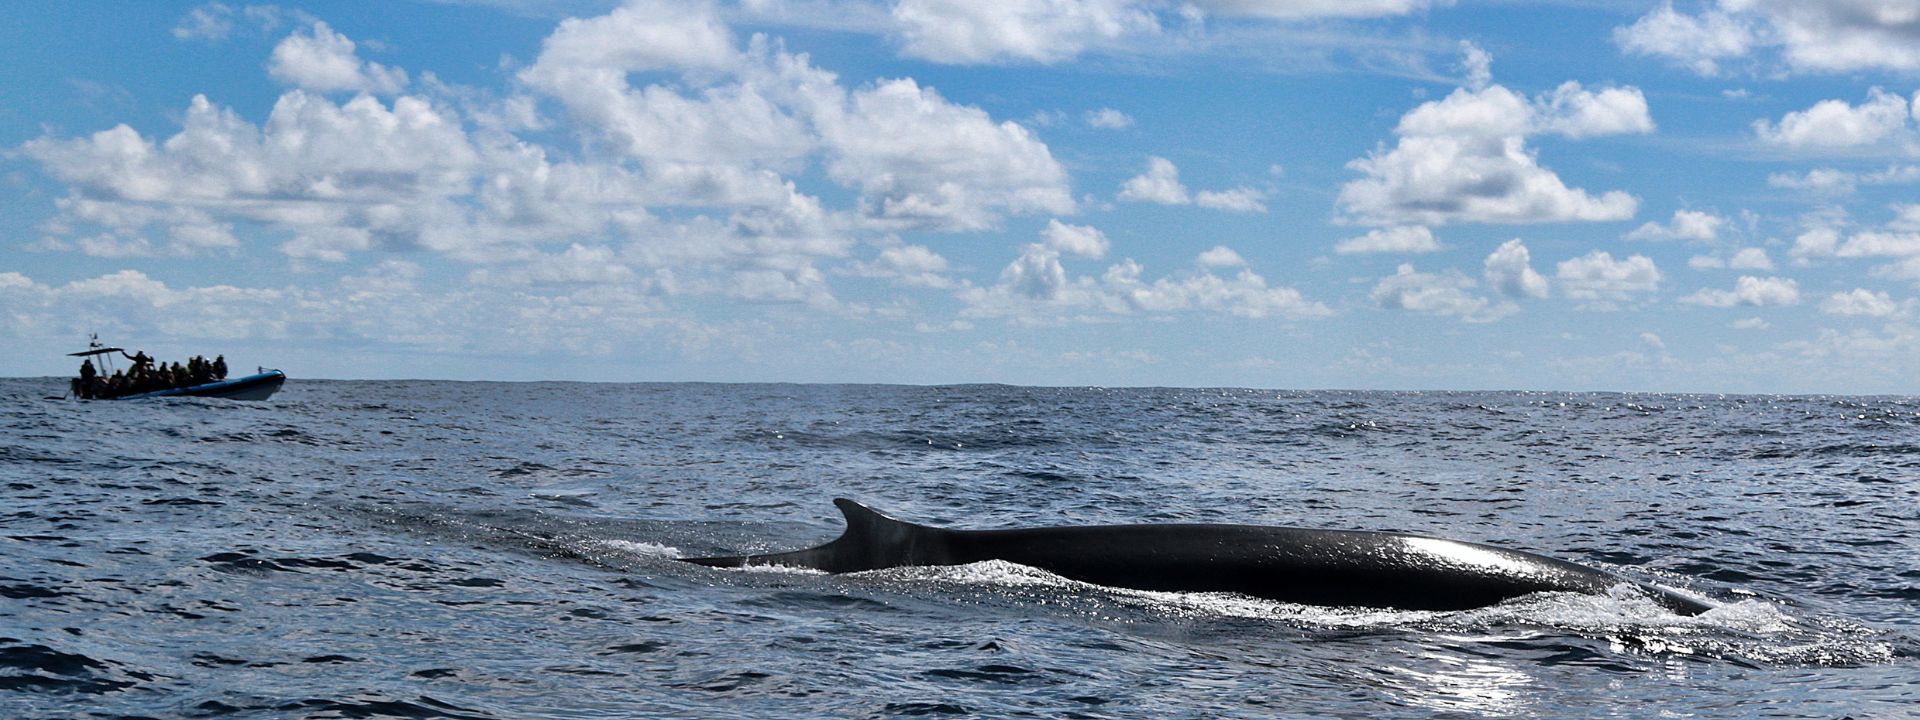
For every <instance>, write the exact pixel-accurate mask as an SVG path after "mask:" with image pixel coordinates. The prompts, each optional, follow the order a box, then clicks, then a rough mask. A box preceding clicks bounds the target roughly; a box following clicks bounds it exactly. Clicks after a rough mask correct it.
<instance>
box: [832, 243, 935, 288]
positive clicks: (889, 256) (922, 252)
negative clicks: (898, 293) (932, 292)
mask: <svg viewBox="0 0 1920 720" xmlns="http://www.w3.org/2000/svg"><path fill="white" fill-rule="evenodd" d="M951 270H952V267H951V266H950V265H949V264H948V262H947V259H946V258H945V257H942V256H941V255H940V254H939V253H936V252H934V251H933V249H932V248H928V247H926V246H924V245H906V244H900V243H898V242H895V243H893V244H889V245H887V246H885V247H883V248H881V250H880V255H879V256H878V257H876V258H874V259H873V260H872V261H860V262H854V263H852V264H851V265H850V266H849V268H848V272H849V274H852V275H855V276H858V277H871V278H888V279H892V280H893V281H894V282H897V283H899V284H901V285H907V286H915V287H930V288H954V287H958V286H959V283H958V282H957V281H955V280H954V279H953V278H952V277H950V276H949V275H948V273H949V272H950V271H951Z"/></svg>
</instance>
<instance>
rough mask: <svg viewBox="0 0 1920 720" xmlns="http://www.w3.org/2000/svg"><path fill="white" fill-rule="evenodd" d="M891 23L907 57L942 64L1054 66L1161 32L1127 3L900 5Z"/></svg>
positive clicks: (938, 1)
mask: <svg viewBox="0 0 1920 720" xmlns="http://www.w3.org/2000/svg"><path fill="white" fill-rule="evenodd" d="M893 18H894V20H895V21H896V22H897V23H898V32H899V35H900V39H901V52H902V53H904V54H906V55H909V56H912V57H918V58H923V59H927V60H933V61H935V62H943V63H966V64H973V63H1002V62H1038V63H1052V62H1058V61H1061V60H1065V59H1068V58H1072V57H1074V56H1076V55H1079V54H1080V53H1082V52H1084V51H1086V50H1087V49H1089V48H1094V47H1102V46H1107V45H1110V44H1113V43H1116V42H1118V41H1119V40H1120V39H1121V38H1123V37H1127V36H1143V35H1153V34H1156V33H1158V32H1159V30H1160V22H1159V18H1158V17H1157V16H1156V15H1155V14H1154V13H1153V11H1152V10H1149V9H1147V8H1145V7H1141V6H1140V5H1139V4H1138V3H1135V2H1130V1H1129V0H1014V1H1012V2H970V1H968V0H900V2H899V3H898V4H896V5H894V7H893Z"/></svg>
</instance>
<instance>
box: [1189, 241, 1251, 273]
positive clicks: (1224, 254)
mask: <svg viewBox="0 0 1920 720" xmlns="http://www.w3.org/2000/svg"><path fill="white" fill-rule="evenodd" d="M1195 261H1196V262H1198V263H1200V266H1201V267H1210V268H1222V267H1239V266H1242V265H1245V264H1247V261H1246V259H1245V258H1242V257H1240V253H1237V252H1234V251H1233V248H1230V247H1227V246H1225V245H1215V246H1213V248H1212V249H1210V250H1208V251H1206V252H1203V253H1200V257H1199V258H1197V259H1196V260H1195Z"/></svg>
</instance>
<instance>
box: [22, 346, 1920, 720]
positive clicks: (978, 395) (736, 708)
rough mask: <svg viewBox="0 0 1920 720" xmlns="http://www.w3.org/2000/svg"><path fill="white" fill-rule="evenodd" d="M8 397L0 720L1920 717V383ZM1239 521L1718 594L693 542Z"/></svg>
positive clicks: (293, 390) (428, 386)
mask: <svg viewBox="0 0 1920 720" xmlns="http://www.w3.org/2000/svg"><path fill="white" fill-rule="evenodd" d="M63 390H64V382H63V381H62V380H59V379H51V378H36V379H7V380H0V428H4V432H0V484H4V487H5V490H4V498H5V503H4V504H3V505H0V717H7V718H76V717H99V718H127V717H141V718H145V717H151V718H180V717H234V718H306V717H315V718H371V717H404V718H626V717H689V718H700V717H754V718H814V717H827V718H842V717H850V718H865V717H906V716H952V717H988V718H1014V717H1028V718H1139V717H1155V718H1370V719H1380V718H1436V717H1439V718H1508V717H1521V718H1534V717H1555V718H1589V717H1591V718H1652V717H1674V718H1752V717H1771V718H1825V719H1833V718H1843V717H1847V718H1856V719H1865V718H1910V717H1920V621H1916V618H1917V617H1920V612H1917V611H1920V541H1917V540H1916V535H1920V399H1916V398H1904V397H1783V396H1716V395H1661V394H1613V393H1557V392H1435V393H1398V392H1337V391H1276V390H1249V389H1160V388H1035V387H1010V386H998V385H968V386H947V387H909V386H877V385H733V384H694V383H678V384H591V383H470V382H429V381H390V382H362V381H353V382H348V381H311V380H300V379H297V378H296V379H294V380H292V381H290V382H289V383H288V384H287V386H286V388H285V389H284V390H283V391H282V392H281V393H280V394H279V395H277V396H275V397H274V398H273V399H272V400H270V401H267V402H235V401H227V400H204V399H165V400H156V401H128V402H76V401H66V400H55V399H48V398H47V397H46V396H48V395H58V394H59V393H61V392H62V391H63ZM836 497H847V498H853V499H856V500H859V501H861V502H864V503H866V504H868V505H871V506H873V507H875V508H877V509H880V510H882V511H884V512H887V513H889V514H892V515H894V516H897V517H900V518H903V519H909V520H913V521H916V522H922V523H926V524H932V525H939V526H947V527H963V528H1005V527H1022V526H1044V525H1069V524H1072V525H1078V524H1107V523H1144V522H1218V523H1242V524H1262V525H1287V526H1299V527H1313V528H1330V529H1334V528H1337V529H1361V530H1392V531H1403V532H1415V533H1422V534H1428V535H1435V536H1440V537H1446V538H1453V539H1459V540H1468V541H1474V542H1483V543H1491V544H1495V545H1500V546H1504V547H1511V548H1515V549H1521V550H1528V551H1532V552H1537V553H1542V554H1546V555H1550V556H1554V557H1559V558H1562V559H1567V560H1573V561H1576V562H1580V563H1583V564H1587V565H1590V566H1595V567H1601V568H1606V569H1609V570H1612V571H1614V572H1617V573H1619V574H1621V575H1624V576H1626V577H1629V578H1632V579H1635V580H1640V581H1645V582H1654V583H1659V584H1664V585H1668V586H1673V587H1678V588H1682V589H1685V590H1689V591H1692V592H1697V593H1701V594H1704V595H1707V596H1709V597H1712V598H1715V599H1716V600H1717V601H1718V602H1719V603H1721V607H1719V608H1717V609H1715V610H1713V611H1710V612H1708V613H1706V614H1704V615H1700V616H1697V617H1682V616H1678V615H1674V614H1672V613H1669V612H1667V611H1665V610H1662V609H1660V608H1659V607H1657V606H1655V605H1652V604H1651V603H1649V602H1647V601H1646V600H1644V599H1642V598H1639V597H1637V596H1635V595H1633V594H1631V593H1617V594H1615V595H1608V596H1588V595H1556V594H1543V595H1536V596H1529V597H1526V598H1521V599H1518V600H1514V601H1510V602H1507V603H1503V604H1500V605H1495V606H1492V607H1488V608H1482V609H1476V610H1468V611H1460V612H1411V611H1389V610H1365V609H1340V608H1319V607H1307V606H1299V605H1288V604H1284V603H1275V602H1269V601H1263V600H1258V599H1254V598H1250V597H1243V596H1235V595H1229V594H1181V593H1153V592H1143V591H1134V590H1125V589H1117V588H1105V587H1096V586H1091V585H1086V584H1081V583H1076V582H1072V581H1069V580H1065V579H1063V578H1060V577H1057V576H1053V575H1049V574H1047V573H1044V572H1041V571H1038V570H1035V569H1032V568H1025V567H1021V566H1018V565H1011V564H1007V563H1001V562H990V563H982V564H976V565H967V566H959V567H945V568H897V569H890V570H882V571H874V572H867V573H855V574H850V575H839V576H833V575H824V574H819V573H813V572H804V571H795V570H787V571H772V570H746V571H741V570H724V569H714V568H707V567H701V566H695V565H691V564H688V563H682V562H678V561H677V560H675V559H674V558H676V557H683V556H695V555H719V554H736V553H745V552H765V551H774V550H785V549H798V548H802V547H808V546H812V545H815V544H818V543H821V542H824V541H826V540H829V539H832V538H833V537H835V536H837V535H838V534H839V532H840V529H841V520H840V516H839V513H838V512H836V510H835V508H834V506H833V505H832V502H831V501H832V499H833V498H836Z"/></svg>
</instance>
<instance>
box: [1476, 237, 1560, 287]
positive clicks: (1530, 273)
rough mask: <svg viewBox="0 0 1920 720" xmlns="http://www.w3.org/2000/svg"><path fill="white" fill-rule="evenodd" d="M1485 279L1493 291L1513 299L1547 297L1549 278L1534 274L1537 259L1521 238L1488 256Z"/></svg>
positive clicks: (1484, 273)
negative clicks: (1534, 258)
mask: <svg viewBox="0 0 1920 720" xmlns="http://www.w3.org/2000/svg"><path fill="white" fill-rule="evenodd" d="M1482 276H1483V277H1484V278H1486V281H1487V284H1488V285H1490V286H1492V287H1493V289H1495V290H1499V291H1500V292H1501V293H1502V294H1505V295H1508V296H1511V297H1528V298H1543V297H1546V296H1547V278H1546V277H1544V276H1542V275H1541V274H1540V273H1538V272H1536V271H1534V269H1533V258H1532V256H1531V255H1530V254H1529V253H1528V252H1527V246H1526V245H1525V244H1523V243H1521V242H1520V239H1519V238H1514V239H1512V240H1508V241H1506V242H1504V243H1501V244H1500V247H1498V248H1494V251H1493V252H1492V253H1489V254H1488V255H1487V259H1486V262H1485V263H1484V265H1483V271H1482Z"/></svg>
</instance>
